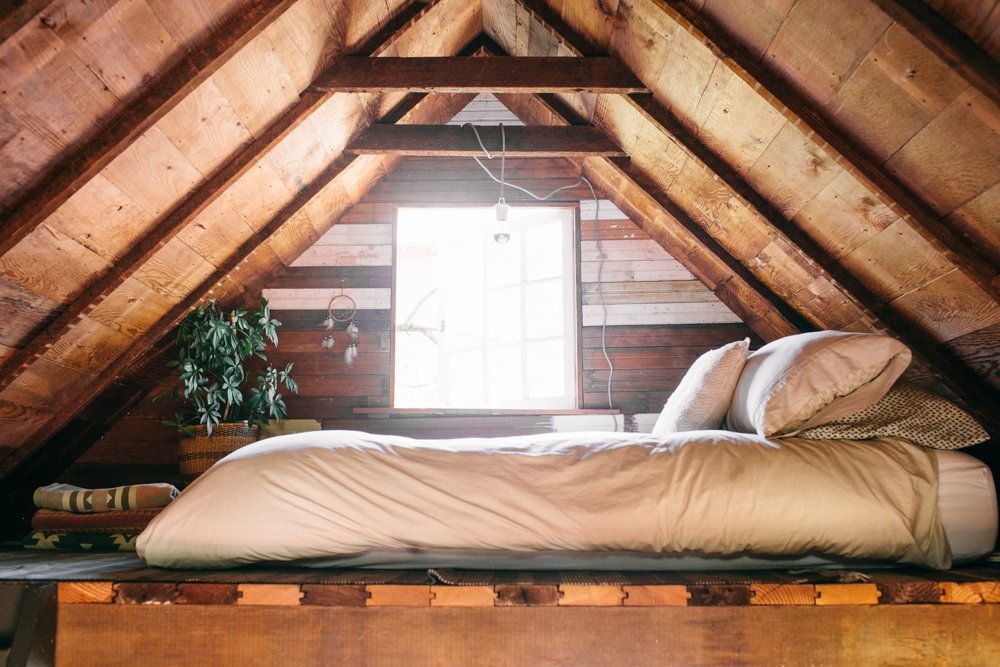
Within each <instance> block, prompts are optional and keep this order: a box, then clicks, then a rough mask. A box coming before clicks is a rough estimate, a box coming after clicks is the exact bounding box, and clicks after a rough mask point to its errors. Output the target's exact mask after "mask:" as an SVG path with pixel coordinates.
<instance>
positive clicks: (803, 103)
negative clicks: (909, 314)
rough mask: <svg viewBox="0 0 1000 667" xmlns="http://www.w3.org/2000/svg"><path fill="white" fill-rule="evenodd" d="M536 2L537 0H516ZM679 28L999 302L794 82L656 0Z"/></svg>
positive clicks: (680, 8)
mask: <svg viewBox="0 0 1000 667" xmlns="http://www.w3.org/2000/svg"><path fill="white" fill-rule="evenodd" d="M516 1H517V2H520V3H531V4H533V3H535V0H516ZM652 2H653V3H654V4H655V5H656V6H657V7H658V8H659V9H660V10H661V11H662V12H663V13H664V14H666V15H667V16H669V17H670V18H671V19H672V20H673V21H674V22H676V23H677V24H678V25H679V26H680V27H681V28H683V29H684V30H686V31H687V32H688V33H690V34H691V36H692V37H694V38H695V39H697V40H698V41H700V42H701V43H702V44H704V45H705V46H707V47H708V48H709V49H711V50H712V52H713V53H715V54H716V55H717V56H718V57H719V59H720V60H721V61H722V62H723V63H724V64H725V65H726V66H727V67H729V68H730V69H731V70H732V71H733V73H734V74H736V75H737V76H739V77H740V78H741V79H743V80H744V81H746V82H747V83H748V84H749V85H750V86H752V87H753V88H754V89H755V90H757V92H758V93H759V94H760V95H761V97H763V98H764V99H765V100H766V101H767V102H768V103H769V104H770V105H771V106H772V107H774V109H775V110H776V111H778V112H780V113H781V114H782V115H784V116H785V117H786V118H787V119H788V120H790V121H792V122H793V123H795V124H796V125H799V126H800V127H802V128H804V129H808V130H810V131H811V132H812V133H813V136H812V137H811V139H812V141H813V142H814V143H815V144H816V145H817V146H819V147H820V148H821V149H822V150H824V151H826V152H827V153H828V154H829V155H830V156H831V157H832V158H833V159H834V160H836V162H837V163H838V164H839V165H840V166H841V168H843V169H844V170H845V171H846V172H847V173H849V174H851V175H852V176H853V177H855V178H857V179H858V180H859V181H860V182H861V183H862V184H863V185H864V186H865V187H867V188H868V189H869V190H871V192H872V194H874V195H875V197H876V198H877V199H878V200H879V202H881V203H882V204H883V205H885V206H886V207H888V208H889V209H890V210H891V211H892V212H893V213H895V214H896V215H898V216H899V217H900V218H902V219H903V220H905V221H906V222H907V224H909V225H910V227H912V228H913V230H914V231H916V232H917V233H919V234H920V235H921V237H923V238H924V240H925V241H927V242H928V243H929V244H930V245H931V246H932V247H933V248H934V249H935V250H937V251H938V252H940V253H941V254H943V255H944V256H945V257H947V258H948V260H949V261H950V262H952V263H953V264H954V265H955V266H956V267H958V269H959V270H960V271H962V272H963V273H964V274H966V275H967V276H968V277H969V279H971V280H972V281H973V282H975V283H976V284H977V285H979V287H981V288H982V289H983V290H984V291H985V292H986V293H987V294H989V295H990V296H991V297H992V298H993V299H994V300H996V301H998V302H1000V275H998V273H997V270H996V267H995V266H993V264H992V263H991V262H990V261H989V260H988V259H987V258H986V257H985V256H984V255H983V254H981V253H980V251H979V249H978V248H976V247H975V246H974V245H972V244H970V243H969V242H968V241H967V240H966V239H964V238H963V237H961V236H960V235H959V234H958V233H957V232H955V231H954V230H953V229H952V227H951V225H949V224H948V223H947V222H946V221H945V220H943V219H942V218H941V217H940V216H938V215H937V213H935V212H934V210H933V209H932V208H931V207H930V206H929V205H928V204H927V203H926V202H924V201H923V200H921V199H920V198H919V197H918V196H917V195H916V194H915V193H914V192H913V191H912V190H910V188H908V187H907V186H906V185H905V184H904V183H903V182H902V181H901V180H900V179H899V178H897V177H895V176H893V175H892V174H891V173H889V172H888V171H886V170H884V169H882V167H881V165H880V164H879V163H878V162H876V161H875V159H874V158H873V157H872V156H871V154H870V152H869V151H868V150H867V149H865V147H864V146H862V145H861V144H860V143H859V142H857V141H855V140H853V139H851V138H849V137H848V136H847V135H846V134H845V133H843V132H841V131H840V130H839V129H838V128H837V126H836V125H835V124H834V123H833V122H831V121H830V120H828V119H827V118H826V117H825V116H824V115H822V114H821V113H820V112H819V111H817V110H816V109H815V108H814V106H813V105H812V104H810V103H809V102H808V101H807V100H806V99H805V97H803V96H802V95H801V94H799V93H797V92H796V91H795V87H794V86H792V85H790V84H789V83H788V82H786V81H784V80H782V79H781V78H779V77H778V76H777V75H776V74H774V73H772V71H771V70H770V69H768V68H767V67H766V66H765V65H763V64H761V62H760V61H759V60H758V59H757V58H755V57H754V56H753V55H751V54H750V53H749V52H748V51H747V50H746V49H744V48H743V46H742V45H740V44H739V43H738V42H737V41H736V40H735V39H733V38H732V37H731V36H729V35H728V34H726V33H725V32H724V31H723V30H722V29H721V28H720V27H719V26H718V25H717V24H715V23H714V22H712V21H711V20H709V19H708V18H707V17H705V16H704V15H702V14H701V13H699V12H698V11H697V10H696V9H694V8H693V7H691V6H690V5H689V4H687V3H685V2H683V1H682V0H652Z"/></svg>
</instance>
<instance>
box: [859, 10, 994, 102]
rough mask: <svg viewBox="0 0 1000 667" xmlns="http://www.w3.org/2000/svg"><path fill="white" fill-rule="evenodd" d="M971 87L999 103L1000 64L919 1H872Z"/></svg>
mask: <svg viewBox="0 0 1000 667" xmlns="http://www.w3.org/2000/svg"><path fill="white" fill-rule="evenodd" d="M872 2H874V3H875V6H876V7H878V8H879V9H881V10H882V11H883V12H885V13H886V14H888V15H889V17H890V18H891V19H892V20H893V21H895V22H896V23H898V24H899V25H901V26H902V27H903V28H905V29H906V31H907V32H908V33H910V34H911V35H913V36H914V37H916V38H917V39H919V40H920V41H921V42H922V43H923V45H924V46H926V47H927V48H928V49H930V50H931V51H933V52H934V54H935V55H937V57H938V58H940V59H941V60H943V61H944V62H945V63H947V64H948V66H949V67H950V68H951V69H952V71H953V72H955V73H956V74H958V75H959V76H961V77H962V78H963V79H965V80H966V81H967V82H968V83H969V84H970V85H971V86H973V87H974V88H975V89H976V90H978V91H979V92H981V93H982V94H983V95H985V96H986V97H988V98H990V99H991V100H993V101H994V102H996V103H997V104H1000V66H998V65H997V63H996V61H995V60H993V58H992V57H990V54H988V53H986V51H984V50H983V49H982V48H981V47H980V46H979V45H978V44H976V43H975V42H974V41H972V39H970V38H969V36H968V35H966V34H965V33H963V32H962V31H961V30H959V29H958V28H956V27H955V26H953V25H952V24H950V23H948V21H947V20H946V19H945V18H944V17H943V16H941V15H940V14H938V13H937V12H936V11H934V10H933V9H932V8H931V7H930V6H929V5H928V4H927V3H925V2H921V1H920V0H872Z"/></svg>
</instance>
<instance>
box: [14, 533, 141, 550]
mask: <svg viewBox="0 0 1000 667" xmlns="http://www.w3.org/2000/svg"><path fill="white" fill-rule="evenodd" d="M137 537H139V533H63V532H58V531H51V530H33V531H31V532H30V533H28V534H27V535H26V536H25V537H24V539H22V540H21V544H23V545H24V548H25V549H46V550H48V549H64V550H67V551H135V540H136V538H137Z"/></svg>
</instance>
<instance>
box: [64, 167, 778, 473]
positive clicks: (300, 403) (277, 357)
mask: <svg viewBox="0 0 1000 667" xmlns="http://www.w3.org/2000/svg"><path fill="white" fill-rule="evenodd" d="M507 173H508V175H509V178H510V179H511V180H512V181H513V182H515V183H518V184H520V185H524V186H525V187H528V188H530V189H532V190H534V191H538V192H548V191H550V190H552V189H554V188H556V187H559V186H561V185H564V184H566V183H567V182H572V180H574V179H576V178H577V176H578V174H579V169H578V167H577V166H575V165H574V164H573V163H571V162H570V161H568V160H565V159H535V160H510V161H508V164H507ZM496 196H497V186H496V184H494V183H492V182H491V181H489V179H488V178H487V177H486V175H485V174H483V173H482V172H481V171H480V170H479V168H478V167H476V165H475V163H473V162H472V161H471V160H468V159H455V160H427V159H416V158H413V159H409V160H407V161H405V162H403V163H402V164H401V165H400V166H399V167H398V168H397V169H396V170H395V171H394V172H393V173H392V174H391V175H390V176H389V177H387V178H386V179H385V180H384V181H383V182H382V183H381V184H379V185H378V186H377V187H376V188H375V189H374V190H373V191H372V192H371V193H370V194H369V195H368V197H367V198H366V199H365V200H364V201H363V202H362V203H361V204H359V205H357V206H355V207H354V208H353V209H352V210H351V211H349V212H348V213H346V214H345V215H344V216H343V217H342V218H341V219H340V221H339V222H338V223H337V224H336V225H335V226H334V227H333V228H332V230H331V231H330V232H329V233H328V234H327V235H326V236H324V237H323V238H322V239H321V240H320V241H319V242H317V244H315V245H314V246H313V247H312V248H310V249H309V250H308V251H307V252H306V253H305V254H304V255H303V256H302V257H301V258H300V260H299V261H298V262H296V263H295V265H294V266H292V267H290V268H288V269H286V270H285V271H284V273H282V274H281V275H279V276H278V277H277V278H276V279H275V280H274V281H272V283H271V284H270V285H268V291H267V294H268V296H269V298H270V299H271V300H272V305H273V306H274V308H275V310H276V316H277V317H278V319H280V320H281V321H282V323H283V326H282V327H281V329H280V331H279V338H280V345H279V349H278V350H277V351H276V352H273V353H272V354H271V360H272V361H274V362H275V363H276V364H284V363H287V362H294V363H295V372H294V377H295V378H296V380H297V381H298V383H299V387H300V394H299V395H298V396H288V397H287V403H288V410H289V416H290V417H292V418H296V419H316V420H320V421H322V422H323V424H324V426H325V427H326V428H362V429H367V430H375V431H391V432H395V433H401V434H407V435H413V436H416V437H438V436H443V437H447V436H451V437H460V436H462V435H466V434H469V433H473V432H474V433H479V434H485V435H501V434H512V433H530V432H540V431H546V430H549V429H550V424H549V420H548V419H547V418H545V417H538V416H533V417H517V418H511V417H478V418H450V419H449V418H434V419H428V418H420V419H417V418H411V419H398V418H393V419H391V420H386V419H381V420H376V419H371V420H366V419H365V417H364V416H363V415H356V414H354V412H353V409H354V408H355V407H384V406H388V405H389V382H390V379H389V369H390V355H389V328H390V310H389V308H390V303H391V287H392V267H391V257H392V252H391V251H392V245H391V244H392V223H393V219H394V216H395V211H396V207H397V206H400V205H407V204H417V205H420V204H442V203H444V204H468V205H487V206H489V205H492V204H494V203H495V201H496ZM517 198H518V196H517V194H516V192H515V193H511V192H509V191H508V200H512V201H515V200H517ZM589 198H590V194H589V191H588V190H587V189H586V187H585V186H584V187H580V188H577V189H575V190H570V191H567V197H566V199H564V200H563V202H562V203H566V202H570V203H572V204H574V205H575V204H577V203H578V202H580V201H581V200H589ZM601 206H602V210H601V214H600V215H601V218H602V219H601V220H600V221H599V227H600V229H599V233H600V236H601V240H602V242H603V243H604V247H605V251H606V252H607V253H608V254H609V259H608V262H607V264H606V265H605V270H604V281H603V283H604V287H605V291H606V302H607V304H608V307H609V311H610V314H609V327H608V330H607V345H608V352H609V355H610V356H611V358H612V360H613V361H614V364H615V375H614V387H613V396H612V398H613V399H614V404H615V407H616V408H619V409H621V410H622V411H623V412H626V413H629V414H633V413H649V412H658V411H659V410H660V408H661V407H662V406H663V403H664V401H665V400H666V399H667V397H668V396H669V395H670V392H671V391H672V390H673V389H674V388H675V387H676V385H677V382H678V381H679V379H680V378H681V376H682V375H683V374H684V372H685V370H686V369H687V367H688V366H689V365H690V364H691V362H692V361H693V360H694V359H695V358H697V356H698V355H699V354H701V353H702V352H704V351H706V350H708V349H710V348H712V347H717V346H719V345H722V344H725V343H728V342H731V341H733V340H737V339H739V338H743V337H746V336H750V337H751V339H752V340H753V341H754V343H755V345H759V344H760V341H759V340H758V339H756V337H755V336H754V334H753V333H752V332H751V331H750V329H749V327H747V326H746V325H745V324H743V323H742V322H741V321H740V320H739V318H737V317H736V316H735V315H734V314H733V313H732V312H730V311H729V309H728V308H726V307H725V305H724V304H722V303H721V302H719V301H718V300H717V299H716V298H715V296H714V295H713V294H712V293H711V292H710V291H709V290H708V289H706V288H705V287H704V286H702V285H701V283H699V282H698V281H697V280H695V279H694V277H693V276H692V275H691V274H689V273H688V272H687V271H686V270H685V269H684V268H683V267H682V266H681V265H680V263H679V262H677V261H676V260H675V259H674V258H672V257H671V256H670V255H669V254H667V253H666V251H664V250H663V249H662V248H661V247H660V246H659V245H658V244H656V242H655V241H653V240H650V239H649V238H648V237H647V236H646V235H645V234H644V233H643V232H642V231H641V230H640V229H639V228H638V227H636V226H635V225H634V224H632V223H631V222H630V221H629V220H627V219H625V218H624V216H623V215H622V214H620V212H618V211H617V210H616V209H614V207H612V206H611V205H610V204H608V203H606V202H602V205H601ZM583 211H584V213H583V218H584V220H583V224H582V233H581V240H580V245H581V247H580V249H579V253H580V256H581V260H582V265H581V283H582V284H581V289H580V292H581V300H582V310H583V325H584V326H583V327H582V338H581V341H582V348H583V349H582V364H583V365H582V369H581V373H582V382H583V392H584V393H583V398H584V402H583V405H582V406H581V407H584V408H605V407H607V394H606V382H607V366H606V364H605V362H604V358H603V354H602V353H601V349H600V337H601V327H600V321H601V318H600V314H599V313H598V312H596V311H597V310H598V309H599V306H598V305H596V304H597V303H598V302H597V298H596V291H595V282H596V272H597V264H596V261H595V259H596V242H595V231H594V221H593V214H592V212H591V211H592V207H591V205H590V204H589V202H587V203H585V204H584V206H583ZM588 218H589V219H588ZM341 284H343V286H344V290H345V291H346V292H347V293H348V294H350V295H351V296H352V297H353V298H354V299H355V300H356V301H357V302H358V305H359V308H360V310H359V312H358V317H357V323H358V325H359V327H360V328H361V338H360V346H359V347H360V357H359V358H358V360H357V362H356V363H355V364H354V365H353V366H351V367H348V366H346V365H345V364H344V362H343V349H344V341H345V336H344V333H343V331H342V330H340V331H338V332H337V333H336V338H337V347H336V349H335V350H334V351H333V352H330V353H328V352H326V351H325V350H323V349H322V348H321V346H320V343H321V341H322V339H323V336H324V334H325V332H324V330H323V328H322V325H321V322H322V320H323V318H324V317H325V315H326V313H325V310H326V306H327V302H328V301H329V299H330V297H331V296H332V295H333V294H335V293H336V292H337V291H338V290H339V289H340V286H341ZM160 372H162V371H160ZM173 411H174V406H173V405H172V404H170V403H169V402H166V401H156V402H153V401H152V399H151V398H149V397H147V398H146V399H145V400H144V401H142V403H141V404H140V405H139V406H138V407H137V408H136V409H135V410H133V411H132V412H131V413H130V414H129V415H128V416H127V417H125V418H123V419H122V420H120V421H119V422H118V423H117V424H116V425H115V426H114V427H113V428H112V429H111V430H110V431H109V432H108V433H107V434H106V435H104V437H102V438H101V439H100V440H99V441H98V442H96V443H95V444H94V445H93V446H92V447H91V448H90V449H89V450H88V451H87V452H86V453H85V454H84V455H83V456H81V457H80V458H79V459H78V460H77V462H76V464H74V465H73V466H72V467H70V468H69V469H68V470H67V471H66V473H65V474H64V475H63V478H62V479H63V480H64V481H68V482H75V483H80V484H87V485H103V484H119V483H124V482H138V481H143V480H156V479H175V478H176V475H177V472H176V466H177V436H176V433H175V431H174V430H173V429H171V428H169V427H167V426H163V425H162V424H161V423H160V422H161V420H162V419H164V418H166V417H169V416H170V415H172V414H173Z"/></svg>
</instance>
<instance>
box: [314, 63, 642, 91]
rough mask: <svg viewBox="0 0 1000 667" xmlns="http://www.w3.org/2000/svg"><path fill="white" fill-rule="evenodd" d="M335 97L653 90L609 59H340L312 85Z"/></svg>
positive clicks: (623, 67)
mask: <svg viewBox="0 0 1000 667" xmlns="http://www.w3.org/2000/svg"><path fill="white" fill-rule="evenodd" d="M312 88H313V89H314V90H321V91H324V92H334V93H362V92H376V93H378V92H385V91H389V90H403V91H408V92H427V93H430V92H436V93H445V92H449V93H480V92H483V91H492V92H504V93H541V92H550V93H554V92H563V93H572V92H592V93H622V94H626V93H639V92H648V90H649V89H648V88H646V86H644V85H643V84H642V82H641V81H639V79H637V78H636V76H635V75H634V74H632V72H631V71H630V70H629V69H628V68H627V67H625V66H624V65H622V64H621V63H620V62H619V61H618V60H616V59H614V58H608V57H593V58H581V57H562V58H560V57H520V58H510V57H508V58H502V57H501V58H477V57H461V56H457V57H441V58H426V57H419V58H418V57H413V58H390V57H384V58H365V57H359V56H345V57H342V58H337V59H335V60H334V61H333V63H332V64H331V65H330V67H329V69H327V70H326V71H325V72H324V73H323V74H321V75H320V76H319V77H318V78H317V79H316V80H315V81H314V82H313V84H312Z"/></svg>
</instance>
